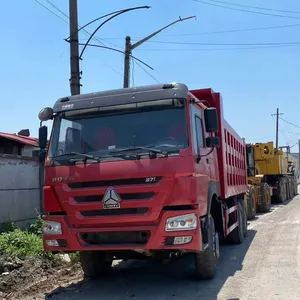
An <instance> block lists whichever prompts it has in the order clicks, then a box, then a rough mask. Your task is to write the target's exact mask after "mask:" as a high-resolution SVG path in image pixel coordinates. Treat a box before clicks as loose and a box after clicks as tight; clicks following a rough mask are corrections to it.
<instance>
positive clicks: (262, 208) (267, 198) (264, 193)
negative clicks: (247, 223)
mask: <svg viewBox="0 0 300 300" xmlns="http://www.w3.org/2000/svg"><path fill="white" fill-rule="evenodd" d="M270 209H271V193H270V187H269V185H268V184H267V183H265V182H264V183H262V184H261V186H260V204H259V205H258V211H259V212H262V213H266V212H269V211H270Z"/></svg>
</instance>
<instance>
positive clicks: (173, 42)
mask: <svg viewBox="0 0 300 300" xmlns="http://www.w3.org/2000/svg"><path fill="white" fill-rule="evenodd" d="M148 42H149V43H155V44H171V45H198V46H199V45H201V46H276V45H298V44H300V41H294V42H274V43H197V42H175V41H148Z"/></svg>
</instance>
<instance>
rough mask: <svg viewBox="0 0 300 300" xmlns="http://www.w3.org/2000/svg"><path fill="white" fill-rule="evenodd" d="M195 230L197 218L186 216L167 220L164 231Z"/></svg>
mask: <svg viewBox="0 0 300 300" xmlns="http://www.w3.org/2000/svg"><path fill="white" fill-rule="evenodd" d="M196 228H197V217H196V215H195V214H188V215H183V216H177V217H173V218H169V219H167V222H166V231H181V230H193V229H196Z"/></svg>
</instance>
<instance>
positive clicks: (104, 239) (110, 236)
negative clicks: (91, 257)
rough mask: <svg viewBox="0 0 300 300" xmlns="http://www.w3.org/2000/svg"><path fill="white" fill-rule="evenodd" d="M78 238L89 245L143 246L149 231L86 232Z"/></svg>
mask: <svg viewBox="0 0 300 300" xmlns="http://www.w3.org/2000/svg"><path fill="white" fill-rule="evenodd" d="M80 236H81V238H82V240H83V241H84V242H85V243H87V244H90V245H128V244H130V245H145V244H146V243H147V241H148V239H149V237H150V231H119V232H118V231H116V232H87V233H81V234H80Z"/></svg>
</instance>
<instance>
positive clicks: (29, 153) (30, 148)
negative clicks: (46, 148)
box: [22, 145, 39, 157]
mask: <svg viewBox="0 0 300 300" xmlns="http://www.w3.org/2000/svg"><path fill="white" fill-rule="evenodd" d="M34 150H39V148H38V147H33V146H29V145H25V146H24V148H23V149H22V156H27V157H32V151H34Z"/></svg>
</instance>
